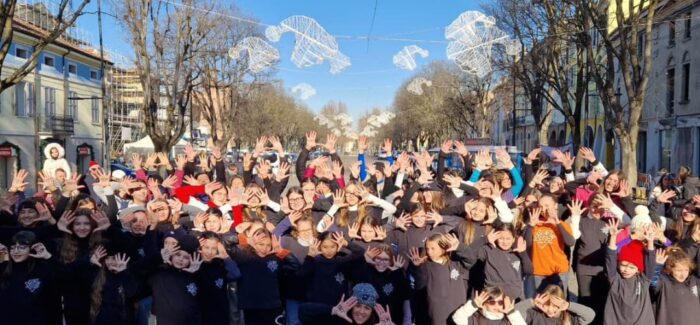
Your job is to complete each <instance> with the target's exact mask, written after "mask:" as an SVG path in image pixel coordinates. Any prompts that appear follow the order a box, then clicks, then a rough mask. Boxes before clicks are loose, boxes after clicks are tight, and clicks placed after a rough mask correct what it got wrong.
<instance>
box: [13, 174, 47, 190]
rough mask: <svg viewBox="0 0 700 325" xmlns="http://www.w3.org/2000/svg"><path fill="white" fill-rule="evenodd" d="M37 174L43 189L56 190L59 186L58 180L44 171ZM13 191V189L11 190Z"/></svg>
mask: <svg viewBox="0 0 700 325" xmlns="http://www.w3.org/2000/svg"><path fill="white" fill-rule="evenodd" d="M37 176H38V177H39V179H40V181H39V185H41V186H42V188H43V189H45V190H49V191H55V190H56V188H57V186H56V180H55V179H54V178H53V177H51V176H50V175H48V174H44V173H43V172H38V173H37ZM10 192H11V191H10Z"/></svg>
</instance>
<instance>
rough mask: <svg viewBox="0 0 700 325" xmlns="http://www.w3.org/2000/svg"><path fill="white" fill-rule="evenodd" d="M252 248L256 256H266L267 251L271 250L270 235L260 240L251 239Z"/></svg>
mask: <svg viewBox="0 0 700 325" xmlns="http://www.w3.org/2000/svg"><path fill="white" fill-rule="evenodd" d="M253 248H254V249H255V252H256V253H257V254H258V256H260V257H264V256H267V253H269V252H270V251H271V250H272V239H270V237H265V238H263V239H260V240H255V241H253Z"/></svg>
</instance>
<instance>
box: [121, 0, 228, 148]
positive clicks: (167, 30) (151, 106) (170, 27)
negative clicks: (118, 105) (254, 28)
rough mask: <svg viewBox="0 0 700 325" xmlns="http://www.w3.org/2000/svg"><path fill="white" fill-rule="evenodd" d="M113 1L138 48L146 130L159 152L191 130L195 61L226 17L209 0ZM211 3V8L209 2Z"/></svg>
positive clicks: (169, 146)
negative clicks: (175, 1) (189, 116)
mask: <svg viewBox="0 0 700 325" xmlns="http://www.w3.org/2000/svg"><path fill="white" fill-rule="evenodd" d="M194 4H195V1H194V0H183V1H181V2H180V4H177V5H174V4H171V3H169V2H168V3H166V2H162V1H159V0H154V1H151V0H124V1H113V7H114V8H115V9H116V11H117V12H118V13H119V15H120V16H121V17H122V19H121V20H120V22H121V24H122V25H123V26H124V27H125V30H126V32H127V34H128V36H129V41H130V42H131V45H132V47H133V48H134V52H135V63H136V68H137V70H138V74H139V80H140V82H141V86H142V87H143V107H142V110H143V113H144V129H145V131H146V133H147V134H148V135H149V136H150V137H151V139H152V140H153V145H154V147H155V151H156V152H164V151H168V150H169V149H170V148H172V146H174V145H175V143H177V141H179V140H180V138H181V137H182V135H183V134H184V132H185V130H186V121H187V114H188V111H189V110H190V106H191V102H192V101H191V99H192V92H193V89H194V87H195V80H197V75H196V72H197V70H196V64H195V63H196V61H197V59H198V58H199V57H200V56H201V51H202V49H203V48H204V45H205V41H206V40H207V36H208V35H209V32H210V31H211V28H212V26H213V25H214V24H216V22H217V21H219V20H220V19H221V18H220V17H216V16H214V15H215V14H214V13H212V12H211V11H210V10H208V9H209V8H211V7H212V5H211V4H210V3H208V2H206V1H196V7H195V6H194ZM207 6H208V7H207Z"/></svg>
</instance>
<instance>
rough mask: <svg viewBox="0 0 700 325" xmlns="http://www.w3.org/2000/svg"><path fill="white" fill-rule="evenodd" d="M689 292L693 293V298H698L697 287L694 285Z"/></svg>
mask: <svg viewBox="0 0 700 325" xmlns="http://www.w3.org/2000/svg"><path fill="white" fill-rule="evenodd" d="M690 292H692V293H693V296H696V297H697V296H698V286H697V285H694V286H693V287H692V288H690Z"/></svg>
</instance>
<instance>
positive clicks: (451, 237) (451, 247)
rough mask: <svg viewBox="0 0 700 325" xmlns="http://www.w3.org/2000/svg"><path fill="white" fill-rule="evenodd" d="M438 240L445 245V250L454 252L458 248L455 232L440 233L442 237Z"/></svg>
mask: <svg viewBox="0 0 700 325" xmlns="http://www.w3.org/2000/svg"><path fill="white" fill-rule="evenodd" d="M440 241H441V242H442V243H443V244H445V246H447V251H448V252H454V251H456V250H457V248H459V238H457V235H455V234H452V233H450V234H444V235H442V239H440Z"/></svg>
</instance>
